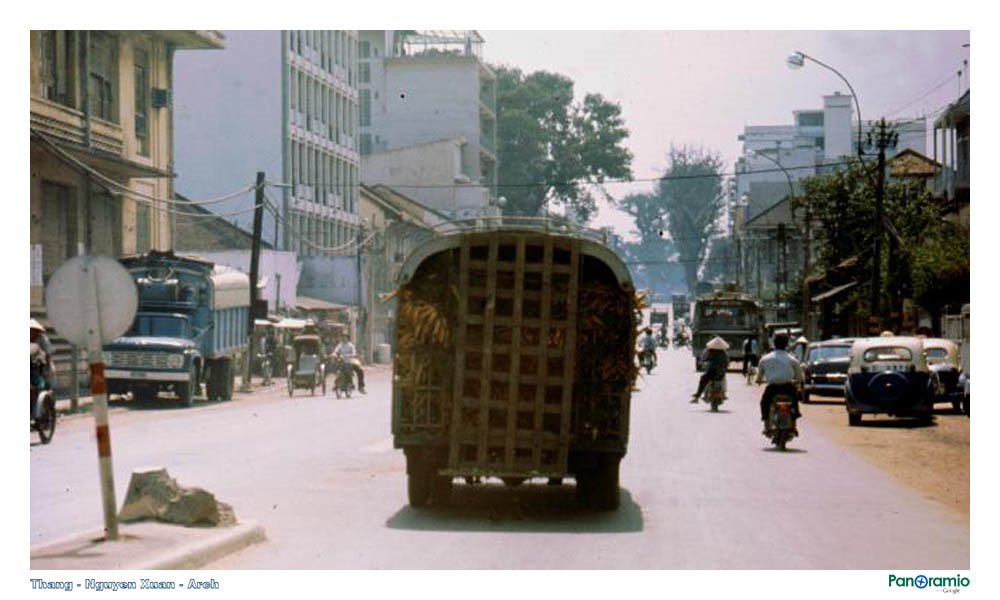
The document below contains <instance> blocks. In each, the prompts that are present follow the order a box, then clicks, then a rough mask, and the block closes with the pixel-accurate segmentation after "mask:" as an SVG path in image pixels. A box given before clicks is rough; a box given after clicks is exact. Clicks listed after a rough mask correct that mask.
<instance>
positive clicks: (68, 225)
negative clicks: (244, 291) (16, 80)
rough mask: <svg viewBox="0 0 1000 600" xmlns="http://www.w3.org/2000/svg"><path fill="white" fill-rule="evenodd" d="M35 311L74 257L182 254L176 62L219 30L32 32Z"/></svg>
mask: <svg viewBox="0 0 1000 600" xmlns="http://www.w3.org/2000/svg"><path fill="white" fill-rule="evenodd" d="M30 38H31V116H30V119H31V225H30V240H31V262H32V281H31V303H32V306H39V307H40V306H41V305H42V304H43V303H44V300H43V297H42V296H43V288H44V284H45V283H46V282H47V281H48V279H49V278H50V277H51V275H52V273H53V272H55V270H56V269H57V268H58V267H59V266H60V265H61V264H62V263H63V262H65V261H66V260H67V259H68V258H71V257H73V256H77V255H79V254H102V255H107V256H112V257H117V256H121V255H123V254H132V253H135V252H144V251H147V250H149V249H150V248H156V249H161V250H162V249H169V248H171V247H172V246H173V243H174V240H173V235H172V223H173V212H172V198H173V191H174V182H173V176H174V170H175V162H174V146H173V113H174V111H173V106H172V102H171V98H172V93H173V79H174V74H175V71H174V62H175V61H174V58H175V53H176V52H177V51H179V50H187V49H221V48H222V47H223V46H224V44H225V42H224V36H222V35H221V34H220V33H219V32H215V31H32V32H31V35H30Z"/></svg>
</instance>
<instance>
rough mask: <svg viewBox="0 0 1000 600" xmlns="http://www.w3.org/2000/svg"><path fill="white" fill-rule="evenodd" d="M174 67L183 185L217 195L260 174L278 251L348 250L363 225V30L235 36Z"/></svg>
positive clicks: (268, 232)
mask: <svg viewBox="0 0 1000 600" xmlns="http://www.w3.org/2000/svg"><path fill="white" fill-rule="evenodd" d="M178 67H179V68H178V77H177V97H178V104H179V108H178V121H177V147H178V166H179V167H180V170H181V172H182V175H181V176H180V178H179V181H178V187H179V188H180V189H181V190H182V191H183V192H184V193H185V194H186V195H188V196H191V197H194V198H205V197H212V196H216V195H219V194H224V193H226V192H229V191H232V190H234V189H238V188H239V187H240V186H242V185H246V184H248V183H249V184H252V183H253V182H254V177H255V175H256V173H257V172H263V173H264V174H265V177H266V179H267V182H268V185H267V187H266V197H267V202H268V203H269V204H270V205H271V207H272V209H273V212H272V211H268V212H267V215H268V216H267V218H266V219H265V233H264V235H265V237H267V238H268V239H271V240H272V241H273V243H274V244H275V246H276V247H278V248H281V249H283V250H286V251H292V252H295V253H296V254H298V255H300V256H322V255H329V254H331V253H335V252H336V249H337V248H342V247H346V246H347V245H349V244H350V243H351V242H352V241H353V240H354V239H355V237H356V236H357V233H358V231H359V228H360V219H359V217H358V194H359V192H358V190H359V185H360V175H359V166H360V154H359V148H358V128H359V109H358V88H357V86H358V78H359V74H358V35H357V32H355V31H333V30H324V31H315V30H294V31H233V32H228V33H227V48H226V50H225V52H221V53H218V54H216V55H211V56H192V57H185V60H184V61H183V62H182V63H179V65H178ZM181 67H183V70H181ZM241 202H242V204H239V205H236V204H234V205H232V206H231V207H230V208H232V209H233V210H234V211H235V212H239V209H240V208H248V207H249V206H250V204H249V202H250V200H242V201H241ZM224 210H225V209H224V208H223V209H220V210H219V212H222V211H224ZM274 213H277V214H276V215H275V214H274ZM239 218H240V219H242V220H244V221H246V222H249V221H250V219H251V214H250V213H247V214H245V215H243V216H240V217H239Z"/></svg>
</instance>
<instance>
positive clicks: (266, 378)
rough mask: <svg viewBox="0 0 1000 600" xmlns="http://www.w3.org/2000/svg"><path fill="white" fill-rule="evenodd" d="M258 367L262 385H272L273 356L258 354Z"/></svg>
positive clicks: (265, 353)
mask: <svg viewBox="0 0 1000 600" xmlns="http://www.w3.org/2000/svg"><path fill="white" fill-rule="evenodd" d="M257 365H258V367H259V368H260V376H261V379H262V380H263V381H262V382H261V384H262V385H271V376H272V375H273V373H272V371H273V369H272V368H271V355H270V354H268V353H267V352H258V353H257Z"/></svg>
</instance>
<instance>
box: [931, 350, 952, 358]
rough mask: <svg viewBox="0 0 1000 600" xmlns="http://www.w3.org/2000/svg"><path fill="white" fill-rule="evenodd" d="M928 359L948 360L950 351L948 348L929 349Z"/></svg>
mask: <svg viewBox="0 0 1000 600" xmlns="http://www.w3.org/2000/svg"><path fill="white" fill-rule="evenodd" d="M927 358H948V350H947V349H946V348H928V349H927Z"/></svg>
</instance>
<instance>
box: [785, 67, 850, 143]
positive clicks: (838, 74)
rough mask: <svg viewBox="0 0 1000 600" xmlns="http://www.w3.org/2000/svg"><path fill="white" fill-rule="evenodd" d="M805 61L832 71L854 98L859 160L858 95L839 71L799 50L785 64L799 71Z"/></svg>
mask: <svg viewBox="0 0 1000 600" xmlns="http://www.w3.org/2000/svg"><path fill="white" fill-rule="evenodd" d="M806 59H809V60H811V61H813V62H814V63H816V64H817V65H819V66H821V67H823V68H825V69H827V70H830V71H833V74H834V75H836V76H837V77H840V80H841V81H843V82H844V84H845V85H846V86H847V89H849V90H850V91H851V98H854V110H855V111H856V112H857V113H858V159H860V158H861V157H862V156H864V149H863V148H864V146H863V145H862V142H861V137H862V136H861V104H860V103H859V102H858V95H857V93H855V91H854V86H852V85H851V82H850V81H848V80H847V78H846V77H844V76H843V74H841V72H840V71H838V70H837V69H834V68H833V67H831V66H830V65H828V64H826V63H824V62H822V61H819V60H817V59H815V58H813V57H812V56H809V55H808V54H806V53H805V52H802V51H801V50H796V51H795V52H792V53H791V54H789V55H788V58H787V59H786V61H785V62H786V63H787V64H788V67H789V68H791V69H799V68H802V67H803V66H805V64H806Z"/></svg>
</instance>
